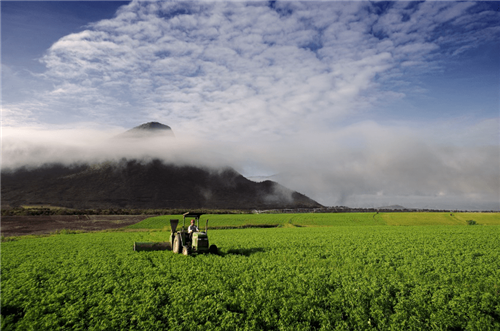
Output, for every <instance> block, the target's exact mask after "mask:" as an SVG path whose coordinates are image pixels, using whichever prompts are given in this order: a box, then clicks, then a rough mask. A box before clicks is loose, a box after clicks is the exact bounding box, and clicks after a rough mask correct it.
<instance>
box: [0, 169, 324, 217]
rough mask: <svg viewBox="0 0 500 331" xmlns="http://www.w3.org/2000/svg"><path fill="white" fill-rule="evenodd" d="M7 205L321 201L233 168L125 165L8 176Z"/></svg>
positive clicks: (234, 205) (246, 205)
mask: <svg viewBox="0 0 500 331" xmlns="http://www.w3.org/2000/svg"><path fill="white" fill-rule="evenodd" d="M1 179H2V197H1V198H2V204H4V205H6V204H7V205H10V206H18V205H23V204H52V205H57V206H63V207H70V208H186V209H188V208H224V209H265V208H308V207H321V205H320V204H318V203H317V202H316V201H314V200H311V199H309V198H308V197H306V196H305V195H303V194H300V193H298V192H294V191H292V190H290V189H288V188H286V187H284V186H282V185H280V184H278V183H276V182H272V181H264V182H261V183H255V182H252V181H250V180H248V179H246V178H245V177H243V176H242V175H241V174H239V173H238V172H236V171H235V170H233V169H230V168H225V169H221V170H213V169H207V168H199V167H194V166H176V165H173V164H164V163H162V162H161V161H159V160H154V161H152V162H149V163H141V162H139V161H136V160H122V161H120V162H115V163H103V164H98V165H88V164H87V165H78V166H73V167H68V166H63V165H60V164H52V165H45V166H43V167H40V168H36V169H26V168H21V169H18V170H16V171H3V172H2V175H1Z"/></svg>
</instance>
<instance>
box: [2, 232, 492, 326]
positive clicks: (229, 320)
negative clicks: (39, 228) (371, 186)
mask: <svg viewBox="0 0 500 331" xmlns="http://www.w3.org/2000/svg"><path fill="white" fill-rule="evenodd" d="M168 235H169V232H159V231H157V232H129V233H120V232H117V233H87V234H71V235H64V234H61V235H58V236H52V237H45V238H35V239H25V240H18V241H12V242H5V243H3V244H2V255H1V259H2V261H1V262H2V282H1V289H2V296H1V305H2V310H1V312H2V330H48V329H50V330H52V329H79V330H123V329H130V330H202V329H203V330H243V329H247V330H368V329H380V330H411V329H413V330H417V329H418V330H422V329H424V330H425V329H439V330H498V329H499V328H500V315H499V314H498V312H499V311H500V295H499V291H500V283H499V280H500V251H499V249H498V247H500V240H499V238H500V227H499V226H490V227H465V226H432V227H420V226H419V227H414V226H405V227H388V226H364V227H361V226H337V227H300V228H298V227H297V228H284V227H283V228H272V229H245V230H240V229H236V230H223V231H222V230H214V231H212V232H211V233H210V241H211V243H214V244H217V246H218V247H219V248H220V251H221V253H220V254H219V255H197V256H189V257H186V256H182V255H177V254H173V253H172V252H169V251H152V252H134V251H133V250H132V245H133V242H134V241H166V240H168Z"/></svg>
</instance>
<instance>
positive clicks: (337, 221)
mask: <svg viewBox="0 0 500 331" xmlns="http://www.w3.org/2000/svg"><path fill="white" fill-rule="evenodd" d="M471 215H473V216H474V218H476V219H480V220H481V224H485V225H500V213H455V214H453V215H450V214H449V213H429V212H408V213H406V212H404V213H302V214H287V213H283V214H218V215H214V214H206V215H203V216H202V221H201V222H200V224H202V225H203V226H205V223H204V220H206V219H207V218H208V219H209V228H210V229H224V228H226V229H228V228H229V229H230V228H245V227H252V226H254V227H258V226H265V225H269V226H275V227H277V226H279V227H301V226H372V225H465V224H466V222H465V218H466V217H471ZM171 218H177V219H179V220H180V221H181V224H180V225H182V215H162V216H156V217H152V218H148V219H145V220H143V221H142V222H139V223H137V224H133V225H130V226H128V228H131V229H167V228H170V221H169V220H170V219H171Z"/></svg>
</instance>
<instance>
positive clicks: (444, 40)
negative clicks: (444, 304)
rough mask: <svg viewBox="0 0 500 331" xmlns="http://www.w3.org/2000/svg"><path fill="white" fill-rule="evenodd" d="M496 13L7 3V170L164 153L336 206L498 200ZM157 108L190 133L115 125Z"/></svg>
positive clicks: (482, 9)
mask: <svg viewBox="0 0 500 331" xmlns="http://www.w3.org/2000/svg"><path fill="white" fill-rule="evenodd" d="M495 6H496V7H495ZM497 8H498V2H480V3H474V2H375V3H374V2H362V1H353V2H331V1H325V2H295V1H293V2H279V1H278V2H240V1H221V2H202V1H191V2H180V1H168V2H154V1H150V2H149V1H148V2H136V1H132V2H123V3H122V2H114V3H113V2H64V3H58V2H45V1H41V2H3V3H2V8H1V10H2V169H3V171H6V170H7V169H13V168H16V167H19V166H39V165H41V164H43V163H51V162H63V163H66V164H73V163H79V162H104V161H107V160H119V159H120V158H123V157H125V158H139V159H144V160H145V162H147V160H149V159H151V158H160V159H162V160H165V162H168V163H177V164H194V165H204V166H210V167H219V166H231V167H233V168H234V169H235V170H237V171H239V172H240V173H242V174H243V175H244V176H246V177H248V178H269V179H272V180H275V181H277V182H279V183H280V184H282V185H284V186H286V187H288V188H290V189H292V190H296V191H298V192H300V193H303V194H306V195H307V196H309V197H310V198H312V199H315V200H316V201H318V202H319V203H321V204H323V205H327V206H335V205H345V206H349V207H378V206H384V205H395V204H399V205H403V206H405V207H416V208H439V209H445V208H446V209H448V208H449V209H496V210H499V209H500V142H499V141H500V135H499V118H500V115H499V99H500V97H499V94H500V92H499V91H500V88H499V82H500V59H499V57H498V54H499V51H500V42H499V40H500V38H498V37H499V36H500V23H499V22H500V14H499V12H498V10H497ZM98 13H101V14H98ZM99 15H100V16H99ZM56 17H57V18H58V19H57V20H56V19H55V18H56ZM54 31H57V33H56V32H54ZM26 45H29V46H26ZM151 121H157V122H161V123H163V124H166V125H168V126H170V127H171V128H172V129H173V131H174V133H175V138H171V139H160V138H158V139H148V140H146V141H144V140H140V141H132V140H121V139H114V138H113V137H115V136H116V135H118V134H120V133H122V132H124V131H126V130H128V129H131V128H132V127H135V126H137V125H140V124H142V123H145V122H151Z"/></svg>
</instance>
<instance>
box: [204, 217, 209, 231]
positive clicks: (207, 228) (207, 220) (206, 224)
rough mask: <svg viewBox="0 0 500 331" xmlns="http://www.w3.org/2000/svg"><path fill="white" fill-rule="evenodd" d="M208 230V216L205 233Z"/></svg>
mask: <svg viewBox="0 0 500 331" xmlns="http://www.w3.org/2000/svg"><path fill="white" fill-rule="evenodd" d="M207 232H208V218H207V223H206V224H205V233H207Z"/></svg>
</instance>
